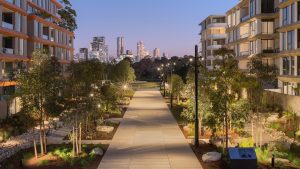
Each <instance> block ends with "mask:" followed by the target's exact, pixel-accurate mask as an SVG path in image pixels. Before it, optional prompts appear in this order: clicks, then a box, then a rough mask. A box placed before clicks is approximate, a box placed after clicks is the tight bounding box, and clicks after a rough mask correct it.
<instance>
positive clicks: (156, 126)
mask: <svg viewBox="0 0 300 169" xmlns="http://www.w3.org/2000/svg"><path fill="white" fill-rule="evenodd" d="M98 169H202V167H201V165H200V163H199V162H198V159H197V157H196V156H195V154H194V153H193V151H192V150H191V148H190V147H189V145H188V143H187V141H186V139H185V138H184V136H183V134H182V132H181V130H180V129H179V127H178V125H177V123H176V121H175V119H174V118H173V116H172V114H171V112H170V111H169V109H168V107H167V105H166V103H165V102H164V100H163V98H162V96H161V95H160V93H159V91H137V92H136V94H135V95H134V98H133V100H132V102H131V104H130V106H129V108H128V110H127V112H126V114H125V116H124V120H123V121H122V122H121V125H120V127H119V129H118V131H117V132H116V134H115V136H114V138H113V140H112V142H111V145H110V146H109V149H108V151H107V152H106V154H105V156H104V158H103V160H102V162H101V163H100V165H99V167H98Z"/></svg>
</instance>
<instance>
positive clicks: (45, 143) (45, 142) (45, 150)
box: [43, 121, 47, 154]
mask: <svg viewBox="0 0 300 169" xmlns="http://www.w3.org/2000/svg"><path fill="white" fill-rule="evenodd" d="M43 136H44V138H43V139H44V140H43V141H44V152H45V154H47V136H46V129H45V122H44V121H43Z"/></svg>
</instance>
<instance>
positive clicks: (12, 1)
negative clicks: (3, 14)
mask: <svg viewBox="0 0 300 169" xmlns="http://www.w3.org/2000/svg"><path fill="white" fill-rule="evenodd" d="M5 1H6V2H9V3H12V4H14V0H5Z"/></svg>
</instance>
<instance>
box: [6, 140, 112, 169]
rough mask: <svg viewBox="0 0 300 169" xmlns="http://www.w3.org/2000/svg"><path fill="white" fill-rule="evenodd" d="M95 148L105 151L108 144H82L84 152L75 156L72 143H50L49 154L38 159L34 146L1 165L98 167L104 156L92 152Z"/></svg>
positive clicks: (52, 168) (64, 168) (27, 168)
mask: <svg viewBox="0 0 300 169" xmlns="http://www.w3.org/2000/svg"><path fill="white" fill-rule="evenodd" d="M94 148H101V149H102V150H103V152H104V153H105V151H106V150H107V148H108V145H82V153H81V154H80V155H79V156H78V157H73V155H72V154H73V153H72V145H69V144H63V145H50V146H48V154H46V155H44V156H42V157H39V158H38V159H35V157H34V154H33V148H30V149H26V150H22V151H20V152H19V153H17V154H15V155H14V156H12V157H11V158H9V159H7V160H5V161H4V162H2V164H1V165H2V167H3V168H5V169H82V168H84V169H97V167H98V165H99V163H100V161H101V159H102V157H103V156H97V155H95V154H94V153H93V152H92V150H93V149H94ZM21 161H22V162H21ZM21 163H22V165H21Z"/></svg>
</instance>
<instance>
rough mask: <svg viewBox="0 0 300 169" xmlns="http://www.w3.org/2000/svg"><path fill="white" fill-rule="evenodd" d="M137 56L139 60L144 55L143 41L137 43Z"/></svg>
mask: <svg viewBox="0 0 300 169" xmlns="http://www.w3.org/2000/svg"><path fill="white" fill-rule="evenodd" d="M137 57H138V59H139V60H141V59H143V58H144V57H145V46H144V42H143V41H139V42H138V43H137Z"/></svg>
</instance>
